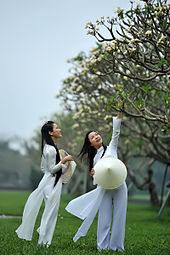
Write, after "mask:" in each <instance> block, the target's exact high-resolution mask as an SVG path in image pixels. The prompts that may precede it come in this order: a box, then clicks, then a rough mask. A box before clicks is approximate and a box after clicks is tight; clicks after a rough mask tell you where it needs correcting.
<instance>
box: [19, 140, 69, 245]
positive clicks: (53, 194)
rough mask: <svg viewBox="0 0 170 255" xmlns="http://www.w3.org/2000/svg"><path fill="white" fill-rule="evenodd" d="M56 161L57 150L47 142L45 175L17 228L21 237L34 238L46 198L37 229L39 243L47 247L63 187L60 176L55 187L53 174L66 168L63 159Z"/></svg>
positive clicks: (44, 153)
mask: <svg viewBox="0 0 170 255" xmlns="http://www.w3.org/2000/svg"><path fill="white" fill-rule="evenodd" d="M60 158H61V156H60ZM55 162H56V150H55V148H54V147H53V146H51V145H48V144H46V145H45V146H44V149H43V156H42V160H41V169H42V171H43V172H44V176H43V178H42V180H41V181H40V183H39V185H38V187H37V189H35V190H34V191H33V192H32V193H31V194H30V196H29V198H28V200H27V202H26V204H25V207H24V211H23V217H22V224H21V225H20V226H19V228H18V229H17V230H16V233H17V235H18V237H19V238H22V239H26V240H31V239H32V234H33V230H34V225H35V221H36V218H37V215H38V212H39V209H40V206H41V204H42V201H43V199H44V201H45V209H44V212H43V215H42V218H41V224H40V227H39V228H38V229H37V231H38V233H39V241H38V243H39V244H40V245H47V247H48V246H49V245H50V244H51V240H52V237H53V233H54V229H55V225H56V221H57V216H58V209H59V204H60V196H61V189H62V179H61V178H60V179H59V180H58V182H57V184H56V185H55V187H54V181H55V177H54V176H53V175H52V174H54V173H56V172H58V171H59V170H60V169H61V168H62V167H64V168H65V165H63V164H61V161H60V162H59V163H58V164H56V163H55Z"/></svg>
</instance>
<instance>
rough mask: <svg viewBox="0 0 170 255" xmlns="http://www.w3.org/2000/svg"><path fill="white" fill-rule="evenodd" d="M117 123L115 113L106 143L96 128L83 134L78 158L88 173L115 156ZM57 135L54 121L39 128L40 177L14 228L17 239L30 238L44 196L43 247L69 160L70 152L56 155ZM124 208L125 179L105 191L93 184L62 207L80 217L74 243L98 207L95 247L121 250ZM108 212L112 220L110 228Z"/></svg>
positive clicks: (49, 236)
mask: <svg viewBox="0 0 170 255" xmlns="http://www.w3.org/2000/svg"><path fill="white" fill-rule="evenodd" d="M120 125H121V114H120V113H118V115H117V117H113V134H112V139H111V142H110V143H109V145H108V146H105V145H104V144H103V141H102V137H101V136H100V135H99V134H98V133H97V132H96V131H94V130H93V131H89V132H88V133H87V134H86V137H85V140H84V145H83V147H82V150H81V152H80V155H81V156H82V157H86V156H87V158H88V163H89V170H90V173H91V176H93V175H94V173H95V171H94V168H93V167H94V166H95V164H96V163H97V162H98V161H99V160H100V159H101V158H107V157H114V158H117V146H118V138H119V133H120ZM60 137H61V130H60V129H59V128H58V127H57V125H56V124H55V123H53V122H48V123H46V124H45V125H44V126H43V127H42V138H43V139H44V140H45V142H46V144H45V146H44V149H43V156H42V169H43V171H44V177H43V179H42V181H41V182H40V184H39V186H38V188H37V189H36V190H35V191H34V192H33V193H32V194H31V195H30V197H29V199H28V201H27V203H26V206H25V209H24V214H23V221H22V224H21V226H20V227H19V228H18V229H17V231H16V232H17V234H18V236H19V237H20V238H24V239H26V240H31V238H32V232H33V227H34V224H35V220H36V216H37V214H38V211H39V207H40V205H41V202H42V200H43V198H44V200H45V210H44V213H43V216H42V220H41V225H40V228H39V229H38V232H39V244H43V245H47V246H49V245H50V243H51V240H52V236H53V232H54V228H55V224H56V220H57V214H58V207H59V201H60V194H61V187H62V181H61V178H60V177H61V168H62V167H64V164H65V163H66V162H67V161H68V160H69V161H70V160H72V157H71V156H70V155H69V156H67V157H65V158H63V159H61V158H60V155H59V152H58V149H57V146H56V142H57V139H58V138H60ZM42 145H43V143H42ZM54 175H55V177H54ZM35 201H36V202H35ZM34 207H35V208H34ZM126 208H127V187H126V184H125V182H124V183H123V184H122V185H121V186H120V187H119V188H117V189H114V190H106V189H103V188H101V187H100V186H97V188H96V189H94V190H92V191H90V192H88V193H86V194H84V195H82V196H80V197H78V198H76V199H74V200H72V201H71V202H70V203H69V204H68V206H67V207H66V210H67V211H68V212H70V213H71V214H73V215H75V216H77V217H79V218H80V219H83V220H84V221H83V223H82V225H81V226H80V228H79V230H78V231H77V233H76V235H75V237H74V238H73V240H74V241H75V242H76V241H77V240H78V239H79V238H80V237H81V236H85V235H86V233H87V231H88V229H89V227H90V226H91V224H92V222H93V220H94V218H95V216H96V214H97V211H98V210H99V214H98V228H97V248H98V250H99V251H100V250H114V251H116V250H117V251H123V250H124V237H125V222H126ZM112 212H113V223H112V229H111V222H112ZM110 232H111V235H110Z"/></svg>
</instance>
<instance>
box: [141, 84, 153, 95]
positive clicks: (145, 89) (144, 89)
mask: <svg viewBox="0 0 170 255" xmlns="http://www.w3.org/2000/svg"><path fill="white" fill-rule="evenodd" d="M150 85H151V83H149V84H148V85H147V86H146V87H145V88H142V87H140V89H141V90H143V91H144V92H145V93H148V90H149V87H150Z"/></svg>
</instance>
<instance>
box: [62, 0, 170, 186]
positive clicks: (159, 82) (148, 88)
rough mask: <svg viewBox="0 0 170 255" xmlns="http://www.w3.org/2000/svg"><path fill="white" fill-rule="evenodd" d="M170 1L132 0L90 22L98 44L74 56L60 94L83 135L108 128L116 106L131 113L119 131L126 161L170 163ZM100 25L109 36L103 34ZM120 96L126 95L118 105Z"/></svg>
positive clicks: (89, 25) (88, 25)
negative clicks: (136, 1) (137, 1)
mask: <svg viewBox="0 0 170 255" xmlns="http://www.w3.org/2000/svg"><path fill="white" fill-rule="evenodd" d="M166 2H167V1H159V0H156V1H152V3H151V2H147V3H145V5H143V6H142V7H141V6H140V5H137V6H136V7H134V6H133V5H132V6H131V9H130V10H129V11H127V12H125V11H124V10H120V9H118V11H117V16H116V17H115V18H109V17H108V18H107V19H105V18H104V17H102V18H101V20H100V21H97V22H96V25H94V24H92V23H88V24H87V28H88V29H89V30H88V33H89V34H92V35H93V36H95V37H96V38H97V40H98V41H99V42H100V44H99V43H97V46H96V47H95V48H93V49H92V50H91V51H90V52H89V54H88V55H86V54H85V53H83V52H82V53H80V54H79V55H78V56H77V57H76V58H74V59H72V60H70V63H71V65H72V68H71V75H70V76H69V77H68V78H67V79H65V80H64V81H63V87H62V90H61V91H60V93H59V95H58V96H59V97H60V98H62V100H63V102H64V105H65V107H66V109H67V110H74V111H75V115H74V119H75V120H76V124H75V125H74V127H75V128H77V129H78V134H79V135H81V133H82V132H83V134H84V133H85V132H86V131H87V130H88V129H89V128H90V129H92V128H94V129H97V130H99V131H100V132H103V131H104V132H105V134H106V133H107V134H109V132H110V130H111V125H112V123H111V117H112V115H113V112H114V111H122V112H123V113H124V115H125V116H127V117H128V118H127V119H126V121H125V123H124V125H123V129H122V133H123V134H126V135H124V136H122V137H121V139H122V142H121V144H122V145H121V151H122V152H123V151H125V152H127V151H128V153H124V158H125V161H127V160H128V158H129V157H131V156H135V155H136V156H137V155H138V156H142V157H149V158H153V159H154V160H158V161H161V162H163V163H164V164H166V165H167V166H168V165H170V160H169V154H170V150H169V148H168V143H169V135H168V125H169V108H168V107H169V90H168V86H169V81H168V78H169V77H168V75H169V72H170V65H169V60H170V41H169V35H170V30H169V6H168V5H167V4H166ZM100 26H102V27H104V28H105V29H106V31H107V32H108V36H107V35H106V34H105V35H103V34H101V32H100V30H99V27H100ZM115 27H116V29H114V28H115ZM103 33H104V32H103ZM117 97H120V98H121V100H122V104H121V106H119V107H118V106H117ZM125 118H126V117H125ZM122 157H123V153H122ZM148 164H149V169H151V164H150V163H148ZM131 177H132V176H131ZM149 178H150V171H148V180H149ZM132 179H133V177H132ZM144 179H146V178H144ZM150 180H151V179H150ZM133 181H134V182H135V180H134V179H133ZM150 183H151V181H150ZM136 185H138V184H137V183H136ZM138 186H142V185H138ZM148 188H149V186H148Z"/></svg>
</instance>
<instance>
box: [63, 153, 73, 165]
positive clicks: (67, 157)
mask: <svg viewBox="0 0 170 255" xmlns="http://www.w3.org/2000/svg"><path fill="white" fill-rule="evenodd" d="M72 160H73V158H72V156H71V155H68V156H66V157H64V158H63V159H62V160H61V164H65V163H66V162H67V161H72Z"/></svg>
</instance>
